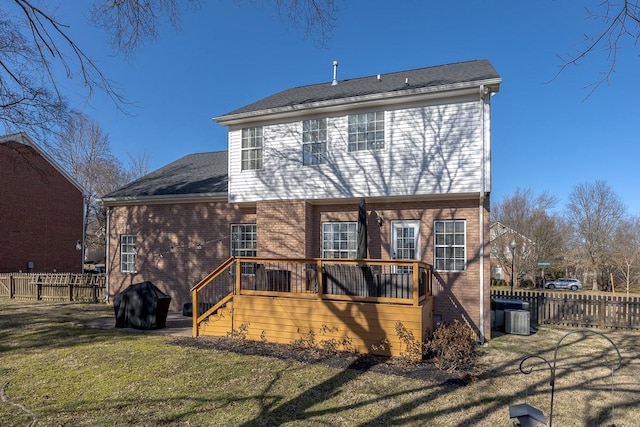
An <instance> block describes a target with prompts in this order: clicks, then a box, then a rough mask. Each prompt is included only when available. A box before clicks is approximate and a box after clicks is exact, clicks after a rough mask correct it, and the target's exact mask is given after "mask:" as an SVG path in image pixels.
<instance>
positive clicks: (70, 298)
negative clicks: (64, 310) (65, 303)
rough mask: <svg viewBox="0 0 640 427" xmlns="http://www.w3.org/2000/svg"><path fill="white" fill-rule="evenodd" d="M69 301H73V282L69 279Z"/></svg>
mask: <svg viewBox="0 0 640 427" xmlns="http://www.w3.org/2000/svg"><path fill="white" fill-rule="evenodd" d="M69 301H73V283H71V281H69Z"/></svg>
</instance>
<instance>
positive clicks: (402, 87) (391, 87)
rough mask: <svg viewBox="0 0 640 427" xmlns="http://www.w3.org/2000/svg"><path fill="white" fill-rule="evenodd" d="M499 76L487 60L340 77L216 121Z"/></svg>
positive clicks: (268, 99) (284, 93) (274, 97)
mask: <svg viewBox="0 0 640 427" xmlns="http://www.w3.org/2000/svg"><path fill="white" fill-rule="evenodd" d="M407 79H408V84H407ZM500 79H501V78H500V75H499V74H498V73H497V71H496V70H495V68H493V65H491V63H490V62H489V61H488V60H486V59H479V60H473V61H467V62H458V63H455V64H447V65H438V66H434V67H426V68H419V69H415V70H408V71H399V72H395V73H389V74H381V75H380V80H378V78H377V75H375V76H370V77H361V78H355V79H350V80H340V81H339V82H338V84H337V85H335V86H334V85H332V84H331V83H332V82H327V83H320V84H313V85H308V86H301V87H296V88H292V89H287V90H284V91H282V92H279V93H276V94H275V95H271V96H268V97H266V98H263V99H261V100H259V101H257V102H254V103H252V104H249V105H246V106H244V107H242V108H238V109H236V110H233V111H231V112H229V113H227V114H224V115H223V116H220V117H218V118H216V120H218V121H220V120H224V119H225V118H227V116H234V115H236V114H243V113H251V112H257V111H265V110H274V109H276V110H277V109H279V108H285V107H296V106H297V107H301V106H303V105H305V104H310V103H316V102H322V101H331V100H339V99H345V98H353V97H358V96H366V95H373V94H381V93H393V92H400V91H407V90H420V89H423V88H430V87H433V88H435V87H441V86H450V85H457V84H463V83H471V82H480V81H486V80H498V81H499V80H500Z"/></svg>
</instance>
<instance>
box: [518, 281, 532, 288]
mask: <svg viewBox="0 0 640 427" xmlns="http://www.w3.org/2000/svg"><path fill="white" fill-rule="evenodd" d="M520 287H521V288H525V289H533V288H535V285H534V284H533V280H531V279H525V280H521V281H520Z"/></svg>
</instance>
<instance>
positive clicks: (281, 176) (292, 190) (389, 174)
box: [229, 97, 490, 203]
mask: <svg viewBox="0 0 640 427" xmlns="http://www.w3.org/2000/svg"><path fill="white" fill-rule="evenodd" d="M350 114H352V113H350ZM350 114H346V113H345V114H341V115H340V114H338V115H335V116H328V117H327V118H326V127H327V132H326V137H327V140H328V141H330V142H331V144H330V145H328V147H327V148H328V150H327V153H326V156H327V163H322V164H318V165H316V167H313V168H310V167H302V166H303V164H304V161H303V156H301V154H300V144H301V141H302V140H303V137H302V132H303V131H302V128H303V126H302V122H303V120H306V119H303V118H301V119H300V120H291V121H288V122H283V123H277V124H271V123H264V124H263V126H262V128H263V149H262V156H263V163H262V169H261V170H251V171H246V170H245V171H242V170H241V169H240V164H241V159H240V156H241V147H242V137H241V132H242V129H241V128H232V129H230V132H229V201H230V202H237V203H241V202H255V201H258V200H269V199H308V200H314V199H334V198H345V197H356V195H365V196H367V197H394V196H414V195H453V194H461V193H464V194H470V193H477V192H479V191H480V189H481V183H482V179H481V173H482V170H483V168H482V166H483V165H482V163H481V162H482V160H483V158H484V161H485V165H484V166H485V168H484V169H485V177H486V176H488V175H487V174H488V170H489V169H488V168H489V167H490V164H489V159H490V151H489V144H488V143H486V144H483V140H482V138H483V132H482V125H483V123H482V120H481V117H482V108H481V103H480V101H479V100H478V99H477V98H472V97H468V98H463V99H457V100H456V102H452V103H450V104H443V105H440V104H434V105H428V106H422V107H410V108H404V109H394V110H388V111H385V112H384V116H385V129H384V148H383V149H378V150H363V151H349V132H348V130H349V120H348V118H349V115H350ZM484 127H485V128H488V123H487V124H485V126H484ZM485 137H486V136H485ZM483 150H484V151H483ZM483 154H484V156H483ZM485 188H490V183H485Z"/></svg>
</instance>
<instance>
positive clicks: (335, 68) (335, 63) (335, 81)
mask: <svg viewBox="0 0 640 427" xmlns="http://www.w3.org/2000/svg"><path fill="white" fill-rule="evenodd" d="M337 84H338V61H333V81H332V82H331V86H335V85H337Z"/></svg>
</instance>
